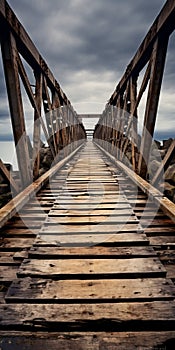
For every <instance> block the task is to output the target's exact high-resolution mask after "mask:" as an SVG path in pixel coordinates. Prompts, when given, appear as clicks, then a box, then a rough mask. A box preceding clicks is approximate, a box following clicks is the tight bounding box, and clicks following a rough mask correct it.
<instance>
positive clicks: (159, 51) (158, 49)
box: [94, 0, 175, 184]
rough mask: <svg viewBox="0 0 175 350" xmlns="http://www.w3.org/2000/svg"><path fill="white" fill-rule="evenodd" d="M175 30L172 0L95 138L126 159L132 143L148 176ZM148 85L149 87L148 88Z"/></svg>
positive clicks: (135, 160) (138, 168) (139, 168)
mask: <svg viewBox="0 0 175 350" xmlns="http://www.w3.org/2000/svg"><path fill="white" fill-rule="evenodd" d="M174 29H175V1H174V0H168V1H167V2H166V3H165V6H164V7H163V9H162V10H161V12H160V14H159V15H158V17H157V18H156V20H155V22H154V23H153V25H152V27H151V28H150V30H149V31H148V34H147V35H146V37H145V39H144V40H143V42H142V43H141V45H140V47H139V49H138V51H137V52H136V54H135V56H134V58H133V59H132V60H131V62H130V63H129V65H128V66H127V69H126V72H125V73H124V75H123V77H122V79H121V80H120V82H119V84H118V85H117V87H116V89H115V91H114V93H113V94H112V96H111V98H110V100H109V102H108V104H107V106H106V108H105V110H104V112H103V114H102V116H101V117H100V119H99V121H98V124H97V125H96V127H95V131H94V139H95V140H96V142H99V143H100V145H101V146H102V147H103V148H105V149H106V150H107V151H108V152H110V153H112V154H113V155H115V157H116V159H118V160H120V161H123V159H124V157H125V154H126V150H127V147H128V145H130V148H131V150H132V160H131V163H132V169H133V170H134V171H135V172H136V173H137V174H139V175H140V176H141V177H143V178H145V179H146V178H147V172H148V163H149V157H150V150H151V145H152V138H153V135H154V129H155V122H156V117H157V109H158V103H159V96H160V91H161V86H162V78H163V74H164V66H165V60H166V54H167V47H168V41H169V38H170V35H171V33H172V32H173V31H174ZM143 69H145V73H144V75H143V80H142V83H141V86H140V90H139V91H137V82H138V77H139V74H140V73H141V72H142V70H143ZM147 88H148V89H147ZM146 89H147V91H148V92H147V99H146V106H145V114H144V121H143V132H142V137H140V138H139V135H138V120H139V115H138V114H139V113H138V107H139V105H140V102H141V100H142V97H143V94H144V92H145V90H146ZM174 148H175V142H173V143H172V145H171V146H170V149H169V150H168V152H167V156H166V157H165V159H164V161H163V162H162V165H161V169H158V171H157V173H156V174H155V176H154V179H153V183H154V184H155V183H156V182H157V181H158V180H159V178H160V173H161V170H162V169H163V167H166V165H167V164H168V161H169V159H170V157H171V155H172V152H173V150H174Z"/></svg>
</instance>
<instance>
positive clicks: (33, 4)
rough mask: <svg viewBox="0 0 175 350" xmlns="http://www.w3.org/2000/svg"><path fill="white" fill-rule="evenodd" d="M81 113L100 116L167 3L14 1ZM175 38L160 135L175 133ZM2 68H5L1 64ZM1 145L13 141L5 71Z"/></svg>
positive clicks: (0, 110) (161, 0)
mask: <svg viewBox="0 0 175 350" xmlns="http://www.w3.org/2000/svg"><path fill="white" fill-rule="evenodd" d="M8 2H9V4H10V6H11V7H12V9H13V10H14V12H15V13H16V15H17V17H18V18H19V20H20V21H21V23H22V24H23V25H24V27H25V29H26V30H27V32H28V33H29V35H30V36H31V38H32V40H33V41H34V43H35V45H36V46H37V48H38V50H39V51H40V53H41V54H42V56H43V57H44V58H45V60H46V62H47V63H48V65H49V67H50V69H51V71H52V72H53V73H54V75H55V77H56V79H57V80H58V82H59V83H60V85H61V87H62V89H63V90H64V92H65V93H66V95H67V96H68V98H69V99H70V100H71V102H72V104H73V106H74V108H75V110H76V111H77V112H78V113H100V112H102V111H103V109H104V106H105V104H106V102H107V100H108V99H109V98H110V96H111V94H112V93H113V91H114V89H115V87H116V85H117V83H118V81H119V80H120V78H121V77H122V75H123V73H124V71H125V69H126V66H127V65H128V63H129V62H130V60H131V58H132V56H133V55H134V54H135V52H136V50H137V48H138V46H139V45H140V43H141V41H142V40H143V38H144V36H145V35H146V33H147V31H148V29H149V27H150V26H151V24H152V23H153V21H154V19H155V17H156V16H157V15H158V13H159V12H160V10H161V8H162V6H163V5H164V3H165V0H151V1H146V0H51V1H48V0H37V1H36V0H30V1H29V0H9V1H8ZM174 51H175V35H174V34H173V35H172V37H171V40H170V47H169V51H168V57H167V64H166V72H165V73H166V74H165V79H164V84H163V91H162V95H161V101H160V108H159V115H158V120H157V125H156V130H157V131H158V132H159V137H160V135H162V137H168V136H173V134H174V133H175V118H174V114H175V107H174V100H175V60H174V57H175V55H174ZM0 65H1V66H2V63H1V64H0ZM0 77H1V83H0V85H1V96H0V106H1V108H0V127H1V131H0V140H5V139H9V134H10V129H9V126H8V125H9V111H8V109H7V107H6V106H7V103H6V93H5V90H4V81H3V73H2V67H1V70H0Z"/></svg>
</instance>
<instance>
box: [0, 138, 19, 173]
mask: <svg viewBox="0 0 175 350" xmlns="http://www.w3.org/2000/svg"><path fill="white" fill-rule="evenodd" d="M0 159H1V160H2V161H3V162H4V163H10V164H12V165H13V170H18V164H17V158H16V152H15V144H14V142H13V141H0Z"/></svg>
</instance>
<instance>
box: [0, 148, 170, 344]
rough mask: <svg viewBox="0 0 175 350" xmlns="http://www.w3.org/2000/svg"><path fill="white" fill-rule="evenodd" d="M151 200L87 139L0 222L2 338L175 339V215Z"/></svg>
mask: <svg viewBox="0 0 175 350" xmlns="http://www.w3.org/2000/svg"><path fill="white" fill-rule="evenodd" d="M154 210H155V208H154V204H153V203H152V202H150V201H148V200H147V197H146V195H145V194H143V193H142V192H141V191H140V190H139V189H138V188H136V186H135V185H134V184H133V183H132V182H131V181H130V179H129V178H128V177H126V176H125V175H124V174H123V173H122V172H121V171H119V170H118V169H117V168H116V167H115V166H114V165H113V164H112V163H111V162H110V161H109V160H108V159H107V158H106V157H105V156H104V155H103V154H102V153H101V152H100V150H99V149H97V148H96V146H95V145H94V144H93V143H91V142H88V143H87V144H86V146H85V147H84V149H83V150H81V151H80V152H79V153H78V154H76V155H75V156H74V157H73V158H72V159H71V160H70V161H69V163H68V164H67V165H65V166H64V167H62V169H60V170H59V172H58V173H56V174H55V175H54V177H53V178H52V179H50V183H49V184H48V185H47V186H45V187H44V188H43V189H42V190H41V191H40V192H39V193H38V194H37V196H36V197H35V198H32V199H31V200H30V201H29V202H28V203H27V204H26V205H25V206H24V207H23V208H22V209H21V210H20V212H19V213H18V214H16V215H15V217H14V218H13V219H11V220H9V222H8V224H7V225H6V226H4V227H3V228H2V230H1V238H0V276H1V277H0V348H2V349H3V350H12V349H13V350H14V349H15V350H16V349H22V350H24V349H26V350H28V349H34V350H39V349H41V348H42V349H44V350H45V349H59V350H64V349H66V350H67V349H72V350H73V349H78V350H79V349H82V350H84V349H85V350H86V349H88V350H97V349H100V350H104V349H105V350H113V349H117V350H118V349H119V350H122V349H125V348H126V349H129V350H133V349H142V348H143V349H162V348H163V349H164V348H165V349H166V348H167V349H170V346H171V344H173V341H174V340H173V339H175V302H174V297H175V286H174V281H175V270H174V261H175V251H174V247H175V235H174V233H175V225H174V224H173V223H172V222H171V220H170V219H168V218H167V217H166V216H165V215H164V214H163V213H162V212H161V211H160V210H159V209H157V210H156V211H155V217H154V218H152V213H153V212H154ZM163 346H164V347H163ZM168 346H169V347H168Z"/></svg>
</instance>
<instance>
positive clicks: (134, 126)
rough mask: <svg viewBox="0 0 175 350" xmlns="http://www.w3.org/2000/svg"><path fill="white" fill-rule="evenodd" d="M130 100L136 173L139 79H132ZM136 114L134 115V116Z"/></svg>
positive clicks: (134, 168)
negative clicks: (136, 106)
mask: <svg viewBox="0 0 175 350" xmlns="http://www.w3.org/2000/svg"><path fill="white" fill-rule="evenodd" d="M130 88H131V91H130V99H131V109H130V113H131V115H132V137H131V143H132V145H131V147H132V168H133V170H134V171H136V151H137V146H138V132H137V108H136V109H135V105H136V100H137V77H132V78H131V85H130ZM133 112H134V114H133Z"/></svg>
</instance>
